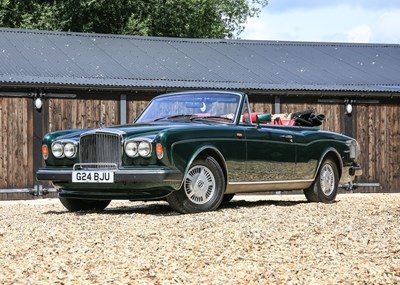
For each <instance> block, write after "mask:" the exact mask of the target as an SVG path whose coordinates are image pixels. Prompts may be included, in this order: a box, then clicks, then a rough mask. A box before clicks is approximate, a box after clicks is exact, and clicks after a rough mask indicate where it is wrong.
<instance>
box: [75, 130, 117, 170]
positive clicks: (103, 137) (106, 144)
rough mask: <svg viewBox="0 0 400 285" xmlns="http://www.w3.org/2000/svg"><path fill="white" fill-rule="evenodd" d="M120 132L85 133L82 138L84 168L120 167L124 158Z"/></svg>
mask: <svg viewBox="0 0 400 285" xmlns="http://www.w3.org/2000/svg"><path fill="white" fill-rule="evenodd" d="M121 141H122V138H121V135H120V134H117V133H108V132H95V133H85V134H82V135H81V139H80V162H81V163H80V164H81V165H82V166H85V167H84V168H96V169H109V168H115V167H118V166H119V165H120V164H121V158H122V143H121Z"/></svg>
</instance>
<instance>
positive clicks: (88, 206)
mask: <svg viewBox="0 0 400 285" xmlns="http://www.w3.org/2000/svg"><path fill="white" fill-rule="evenodd" d="M59 199H60V202H61V204H63V206H64V207H65V208H67V209H68V210H69V211H71V212H76V211H89V210H104V209H105V208H106V207H107V206H108V205H109V204H110V202H111V200H83V199H71V198H64V197H59Z"/></svg>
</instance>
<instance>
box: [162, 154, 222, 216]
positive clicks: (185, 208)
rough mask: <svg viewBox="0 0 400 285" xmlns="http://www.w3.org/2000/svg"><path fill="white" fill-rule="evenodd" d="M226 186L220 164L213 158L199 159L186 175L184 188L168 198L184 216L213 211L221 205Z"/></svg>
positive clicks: (171, 204)
mask: <svg viewBox="0 0 400 285" xmlns="http://www.w3.org/2000/svg"><path fill="white" fill-rule="evenodd" d="M225 185H226V183H225V178H224V174H223V172H222V169H221V167H220V166H219V164H218V162H217V161H216V160H215V159H214V158H213V157H211V156H207V157H205V158H198V159H196V160H195V161H194V162H193V163H192V165H191V166H190V168H189V171H188V172H187V173H186V175H185V177H184V179H183V183H182V187H181V188H180V189H179V190H178V191H175V192H172V193H171V194H170V195H169V196H167V201H168V203H169V205H170V206H171V208H173V209H174V210H175V211H177V212H179V213H182V214H188V213H198V212H207V211H213V210H215V209H217V208H218V206H219V205H220V204H221V201H222V198H223V197H224V192H225Z"/></svg>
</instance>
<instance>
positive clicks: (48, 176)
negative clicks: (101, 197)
mask: <svg viewBox="0 0 400 285" xmlns="http://www.w3.org/2000/svg"><path fill="white" fill-rule="evenodd" d="M36 178H37V179H38V180H48V181H52V182H53V183H72V169H68V170H62V169H39V171H38V172H37V173H36ZM182 178H183V176H182V173H180V172H179V171H178V170H172V169H135V170H125V169H124V170H121V169H118V170H115V171H114V183H121V182H122V183H123V182H127V183H129V182H138V183H140V182H162V181H166V182H167V181H168V182H179V183H180V182H181V181H182Z"/></svg>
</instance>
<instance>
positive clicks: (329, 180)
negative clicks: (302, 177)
mask: <svg viewBox="0 0 400 285" xmlns="http://www.w3.org/2000/svg"><path fill="white" fill-rule="evenodd" d="M338 184H339V171H338V167H337V165H336V163H335V162H334V161H333V160H332V159H330V158H327V159H325V160H324V161H323V162H322V164H321V167H320V169H319V171H318V174H317V177H316V178H315V181H314V182H313V184H312V185H311V186H310V188H307V189H304V194H305V196H306V198H307V200H308V201H309V202H322V203H332V202H333V201H335V198H336V195H337V190H338Z"/></svg>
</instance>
